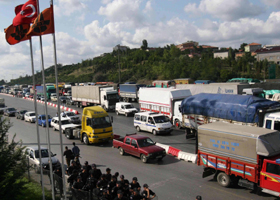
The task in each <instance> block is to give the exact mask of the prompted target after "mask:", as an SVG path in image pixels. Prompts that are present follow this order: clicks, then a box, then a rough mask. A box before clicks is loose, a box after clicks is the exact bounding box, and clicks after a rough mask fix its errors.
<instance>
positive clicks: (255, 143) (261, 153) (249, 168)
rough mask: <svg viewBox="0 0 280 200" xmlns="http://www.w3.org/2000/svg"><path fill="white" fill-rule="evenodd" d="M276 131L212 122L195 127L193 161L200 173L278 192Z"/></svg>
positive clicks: (227, 183) (279, 154)
mask: <svg viewBox="0 0 280 200" xmlns="http://www.w3.org/2000/svg"><path fill="white" fill-rule="evenodd" d="M279 136H280V132H279V131H276V130H269V129H263V128H259V127H250V126H242V125H236V124H230V123H223V122H216V123H211V124H206V125H202V126H200V127H198V134H197V158H198V159H197V165H198V166H204V172H203V175H202V177H203V178H205V177H207V176H210V175H214V179H216V180H217V182H218V183H219V184H220V185H221V186H223V187H230V186H231V185H237V184H238V185H239V186H242V187H246V188H249V189H254V190H255V191H257V192H258V193H259V192H264V193H268V194H271V195H274V196H278V197H279V196H280V145H279V144H280V137H279Z"/></svg>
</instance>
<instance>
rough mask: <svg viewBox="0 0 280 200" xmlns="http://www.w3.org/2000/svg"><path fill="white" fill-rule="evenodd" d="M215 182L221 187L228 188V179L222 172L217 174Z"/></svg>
mask: <svg viewBox="0 0 280 200" xmlns="http://www.w3.org/2000/svg"><path fill="white" fill-rule="evenodd" d="M217 181H218V183H219V184H220V185H221V186H223V187H229V186H230V182H231V181H230V177H229V176H228V175H227V174H226V173H224V172H221V173H219V174H218V176H217Z"/></svg>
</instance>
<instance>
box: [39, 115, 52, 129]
mask: <svg viewBox="0 0 280 200" xmlns="http://www.w3.org/2000/svg"><path fill="white" fill-rule="evenodd" d="M51 120H52V117H51V116H50V115H48V122H47V118H46V115H39V116H38V125H39V126H43V127H46V126H47V123H48V124H49V127H50V126H51Z"/></svg>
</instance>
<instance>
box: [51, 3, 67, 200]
mask: <svg viewBox="0 0 280 200" xmlns="http://www.w3.org/2000/svg"><path fill="white" fill-rule="evenodd" d="M50 5H51V6H53V0H51V1H50ZM53 23H54V13H53ZM53 26H54V24H53ZM52 35H53V50H54V69H55V84H56V96H57V98H58V97H59V90H58V73H57V56H56V42H55V33H53V34H52ZM57 112H58V120H59V136H60V138H59V139H60V150H61V165H62V166H61V168H62V181H63V194H64V199H66V183H65V178H64V176H65V167H64V159H63V143H62V132H61V115H60V101H57Z"/></svg>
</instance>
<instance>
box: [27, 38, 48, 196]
mask: <svg viewBox="0 0 280 200" xmlns="http://www.w3.org/2000/svg"><path fill="white" fill-rule="evenodd" d="M29 45H30V57H31V68H32V77H33V88H34V93H35V94H34V96H33V100H34V109H35V115H36V122H38V109H37V100H36V97H37V91H36V88H35V87H36V86H35V75H34V61H33V50H32V39H31V38H30V39H29ZM36 129H37V143H38V150H39V161H40V178H41V186H42V195H43V200H45V189H44V180H43V166H42V152H41V143H40V134H39V125H38V123H36ZM34 156H35V155H34Z"/></svg>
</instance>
